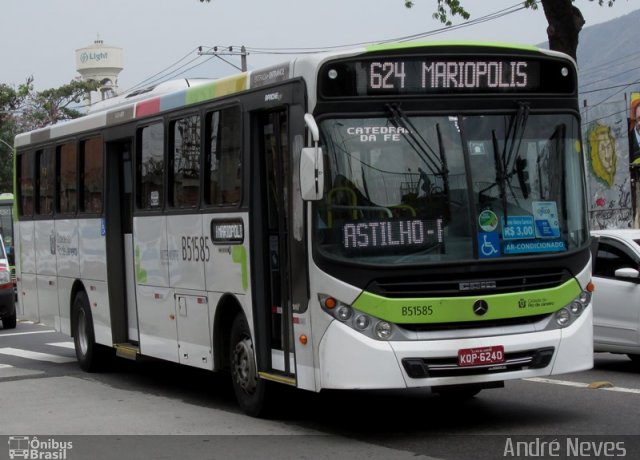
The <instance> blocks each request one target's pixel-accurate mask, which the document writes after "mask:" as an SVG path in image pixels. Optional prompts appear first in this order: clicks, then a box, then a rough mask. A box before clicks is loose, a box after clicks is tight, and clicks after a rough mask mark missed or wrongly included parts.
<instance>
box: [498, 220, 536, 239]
mask: <svg viewBox="0 0 640 460" xmlns="http://www.w3.org/2000/svg"><path fill="white" fill-rule="evenodd" d="M535 236H536V235H535V227H534V225H533V216H507V220H506V222H505V219H504V217H503V218H502V239H503V240H528V239H533V238H535Z"/></svg>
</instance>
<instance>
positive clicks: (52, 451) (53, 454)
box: [9, 436, 73, 460]
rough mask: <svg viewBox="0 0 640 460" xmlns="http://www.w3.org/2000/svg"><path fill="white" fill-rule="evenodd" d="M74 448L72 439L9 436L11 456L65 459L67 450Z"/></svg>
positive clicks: (42, 459) (47, 459)
mask: <svg viewBox="0 0 640 460" xmlns="http://www.w3.org/2000/svg"><path fill="white" fill-rule="evenodd" d="M71 449H73V443H72V442H71V441H56V440H55V439H52V438H48V439H44V440H41V439H38V438H37V437H36V436H33V437H31V436H9V458H10V459H14V458H26V459H38V460H65V459H66V458H67V451H69V450H71Z"/></svg>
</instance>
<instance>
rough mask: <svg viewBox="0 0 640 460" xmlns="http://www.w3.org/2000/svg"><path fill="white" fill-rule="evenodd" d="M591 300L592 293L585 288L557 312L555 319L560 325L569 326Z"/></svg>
mask: <svg viewBox="0 0 640 460" xmlns="http://www.w3.org/2000/svg"><path fill="white" fill-rule="evenodd" d="M590 302H591V293H590V292H589V291H587V290H584V291H582V292H580V294H578V296H577V297H576V298H575V299H573V300H572V301H571V302H569V303H568V304H567V305H565V306H564V307H562V308H561V309H560V310H558V311H557V312H555V315H554V319H555V322H556V324H557V325H558V326H560V327H567V326H570V325H571V324H573V322H574V321H575V320H576V319H578V318H579V317H580V315H582V313H583V312H584V311H585V310H586V308H587V306H589V303H590Z"/></svg>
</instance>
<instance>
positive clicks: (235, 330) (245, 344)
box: [229, 314, 268, 417]
mask: <svg viewBox="0 0 640 460" xmlns="http://www.w3.org/2000/svg"><path fill="white" fill-rule="evenodd" d="M229 364H230V366H231V382H232V385H233V391H234V393H235V395H236V399H237V400H238V405H239V406H240V408H241V409H242V410H243V411H244V413H246V414H247V415H251V416H253V417H260V416H264V415H265V413H266V409H267V405H266V400H267V386H268V382H266V381H265V380H263V379H261V378H260V376H259V375H258V368H257V365H256V358H255V352H254V347H253V340H252V338H251V332H250V331H249V325H248V324H247V320H246V318H245V317H244V315H242V314H238V315H237V316H236V318H235V319H234V321H233V325H232V327H231V336H230V354H229Z"/></svg>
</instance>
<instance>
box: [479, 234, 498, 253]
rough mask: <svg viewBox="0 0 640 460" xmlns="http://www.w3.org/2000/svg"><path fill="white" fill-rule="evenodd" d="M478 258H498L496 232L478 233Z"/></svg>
mask: <svg viewBox="0 0 640 460" xmlns="http://www.w3.org/2000/svg"><path fill="white" fill-rule="evenodd" d="M478 256H479V257H480V258H481V259H488V258H491V257H500V235H499V234H498V232H484V233H478Z"/></svg>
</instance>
